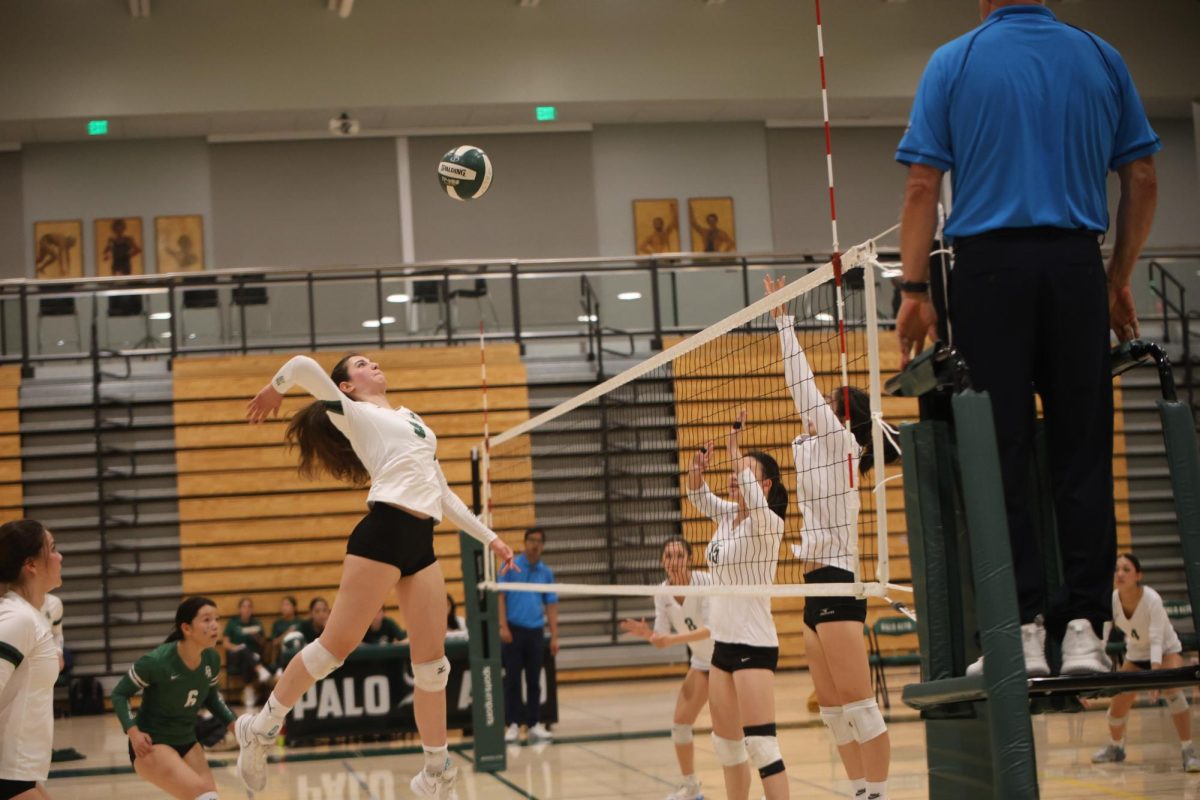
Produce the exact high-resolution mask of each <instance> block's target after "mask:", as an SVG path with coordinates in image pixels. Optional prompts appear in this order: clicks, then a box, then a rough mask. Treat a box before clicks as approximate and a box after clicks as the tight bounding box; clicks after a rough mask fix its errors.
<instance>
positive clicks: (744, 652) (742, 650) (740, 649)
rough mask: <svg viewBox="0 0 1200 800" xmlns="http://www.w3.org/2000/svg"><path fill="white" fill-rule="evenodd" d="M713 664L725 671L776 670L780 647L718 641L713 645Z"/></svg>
mask: <svg viewBox="0 0 1200 800" xmlns="http://www.w3.org/2000/svg"><path fill="white" fill-rule="evenodd" d="M712 665H713V666H714V667H716V668H717V669H719V670H722V671H724V672H737V671H738V670H739V669H769V670H771V672H774V671H775V668H776V667H778V666H779V648H778V647H755V646H754V645H752V644H730V643H728V642H717V643H716V644H715V645H713V654H712Z"/></svg>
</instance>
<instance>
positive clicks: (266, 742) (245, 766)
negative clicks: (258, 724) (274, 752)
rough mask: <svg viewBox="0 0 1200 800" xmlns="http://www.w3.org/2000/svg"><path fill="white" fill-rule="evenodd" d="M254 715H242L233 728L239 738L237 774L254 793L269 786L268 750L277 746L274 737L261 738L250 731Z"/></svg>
mask: <svg viewBox="0 0 1200 800" xmlns="http://www.w3.org/2000/svg"><path fill="white" fill-rule="evenodd" d="M254 716H255V715H254V714H242V715H241V716H240V717H238V718H237V722H236V723H235V724H234V726H233V733H234V736H236V737H237V743H238V747H239V748H240V752H239V753H238V760H237V774H238V777H239V778H241V779H242V783H244V784H245V785H246V788H247V789H249V790H250V791H252V792H261V791H262V790H263V788H264V787H265V786H266V785H267V748H268V747H270V746H271V745H273V744H275V737H274V736H260V735H259V734H257V733H255V732H254V731H252V730H251V729H250V726H251V725H252V724H253V723H254Z"/></svg>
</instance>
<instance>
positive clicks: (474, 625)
mask: <svg viewBox="0 0 1200 800" xmlns="http://www.w3.org/2000/svg"><path fill="white" fill-rule="evenodd" d="M458 541H459V546H460V547H461V548H462V575H463V594H464V597H465V599H466V606H467V609H466V611H467V637H468V638H467V652H468V654H469V656H470V659H471V717H472V727H473V730H474V735H473V739H474V745H475V766H474V768H475V771H476V772H501V771H503V770H504V769H506V767H507V763H506V759H505V749H504V689H503V686H504V681H503V678H502V673H501V666H500V620H499V617H498V616H497V613H496V612H497V605H498V604H497V602H496V595H495V593H494V592H481V591H479V582H480V581H481V580H483V565H484V561H483V560H484V559H485V558H491V557H492V556H491V553H490V552H489V551H487V550H486V549H485V548H484V546H483V544H482V543H480V542H479V541H478V540H476V539H473V538H471V537H470V536H468V535H467V534H465V533H461V532H460V533H459V534H458Z"/></svg>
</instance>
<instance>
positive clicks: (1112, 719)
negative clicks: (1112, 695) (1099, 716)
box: [1104, 706, 1126, 728]
mask: <svg viewBox="0 0 1200 800" xmlns="http://www.w3.org/2000/svg"><path fill="white" fill-rule="evenodd" d="M1104 716H1105V719H1107V720H1108V724H1109V726H1110V727H1113V728H1120V727H1121V726H1123V725H1124V724H1125V720H1126V717H1118V716H1114V715H1113V712H1112V706H1109V707H1108V711H1107V713H1105V715H1104Z"/></svg>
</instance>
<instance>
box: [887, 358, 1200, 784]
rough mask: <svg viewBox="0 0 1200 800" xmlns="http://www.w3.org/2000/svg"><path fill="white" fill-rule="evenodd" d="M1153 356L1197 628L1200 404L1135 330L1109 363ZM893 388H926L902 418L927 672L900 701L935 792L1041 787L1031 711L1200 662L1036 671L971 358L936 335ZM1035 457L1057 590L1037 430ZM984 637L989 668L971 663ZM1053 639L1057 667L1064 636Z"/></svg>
mask: <svg viewBox="0 0 1200 800" xmlns="http://www.w3.org/2000/svg"><path fill="white" fill-rule="evenodd" d="M1150 361H1154V362H1155V363H1156V364H1157V367H1158V372H1159V376H1160V381H1161V385H1162V394H1163V397H1162V399H1160V400H1159V401H1158V408H1159V413H1160V414H1161V416H1162V423H1163V438H1164V440H1165V443H1166V449H1167V458H1168V462H1169V465H1170V472H1171V481H1172V485H1173V488H1174V494H1175V506H1176V511H1177V516H1178V523H1179V531H1180V537H1181V540H1182V550H1183V555H1184V568H1185V572H1186V577H1187V586H1188V594H1189V597H1190V599H1191V605H1192V614H1193V618H1194V621H1195V622H1196V623H1197V626H1198V627H1197V630H1200V615H1198V614H1197V612H1198V611H1200V449H1198V448H1197V440H1196V431H1195V426H1194V421H1193V417H1192V410H1191V408H1190V407H1189V406H1188V404H1187V403H1181V402H1179V401H1178V399H1177V398H1176V396H1175V384H1174V379H1173V377H1172V374H1171V369H1170V364H1169V362H1168V360H1167V358H1166V356H1165V355H1164V354H1163V353H1162V351H1161V350H1160V349H1159V348H1158V347H1157V346H1156V345H1153V344H1150V343H1147V342H1143V341H1134V342H1128V343H1125V344H1123V345H1121V346H1120V347H1118V348H1116V349H1115V350H1114V351H1113V354H1112V363H1113V374H1114V375H1117V374H1120V373H1121V372H1124V371H1125V370H1127V369H1131V368H1133V367H1136V366H1139V365H1141V364H1144V363H1148V362H1150ZM887 392H888V393H889V394H893V395H898V396H907V397H919V398H921V401H920V407H921V421H920V422H918V423H914V424H909V425H904V426H902V427H901V429H900V440H901V449H902V451H903V456H902V458H903V471H904V498H905V515H906V518H907V523H908V536H909V548H910V554H911V560H912V571H913V584H914V586H913V588H914V593H915V600H916V605H917V619H918V623H917V633H918V638H919V639H920V643H921V683H916V684H911V685H909V686H907V687H905V690H904V702H905V703H907V704H908V705H909V706H911V707H913V708H915V709H918V710H919V711H920V712H921V717H922V719H924V720H925V732H926V753H927V756H926V757H927V760H928V767H929V797H930V798H931V800H959V798H962V797H969V796H972V795H974V796H988V795H991V796H993V797H995V798H998V799H999V798H1003V800H1016V799H1017V798H1021V799H1024V798H1037V797H1038V796H1039V794H1038V783H1037V756H1036V753H1035V750H1034V738H1033V726H1032V722H1031V715H1032V714H1035V713H1048V712H1055V711H1059V712H1062V711H1066V712H1073V711H1081V710H1083V707H1082V705H1081V703H1080V702H1079V698H1080V697H1081V696H1088V697H1096V696H1108V695H1115V694H1118V693H1120V692H1127V691H1139V690H1151V689H1166V688H1169V687H1175V686H1194V685H1196V684H1198V683H1200V668H1197V667H1195V666H1188V667H1183V668H1180V669H1175V670H1156V671H1154V672H1149V671H1146V672H1121V673H1117V672H1110V673H1101V674H1096V675H1084V676H1063V677H1049V678H1029V677H1028V676H1027V675H1026V672H1025V660H1024V656H1023V653H1022V647H1021V632H1020V625H1019V615H1018V606H1017V592H1016V581H1015V578H1014V573H1013V564H1012V554H1011V549H1010V545H1009V536H1008V523H1007V515H1006V513H1005V508H1004V493H1003V487H1002V483H1001V473H1000V459H999V452H998V447H997V443H996V436H995V427H994V425H993V418H992V404H991V400H990V399H989V397H988V395H987V393H985V392H976V391H974V390H972V389H971V388H970V378H969V372H968V369H967V365H966V364H965V363H964V361H963V360H962V358H961V357H960V356H959V355H958V354H957V353H956V352H955V351H954V350H952V349H949V348H946V347H945V346H943V345H941V344H940V343H939V344H937V345H935V346H934V347H933V348H931V349H929V350H927V351H926V352H925V353H923V354H921V356H919V357H918V358H917V359H915V360H914V361H913V363H912V364H911V365H909V367H908V369H906V370H905V371H904V372H902V373H901V374H900V375H897V376H895V377H894V378H892V379H891V380H889V381H888V386H887ZM1035 462H1036V463H1034V464H1031V465H1030V480H1031V481H1032V482H1033V483H1034V485H1035V487H1036V491H1035V492H1034V493H1033V497H1034V500H1035V505H1036V508H1035V509H1034V517H1035V519H1036V520H1037V526H1038V533H1039V536H1040V543H1041V547H1042V553H1043V562H1044V569H1045V574H1046V586H1047V591H1048V593H1049V594H1052V593H1053V592H1054V591H1055V590H1056V589H1057V588H1058V586H1059V584H1060V582H1061V565H1060V561H1059V554H1058V549H1057V537H1056V535H1055V528H1054V525H1055V522H1054V512H1053V496H1052V494H1051V490H1050V482H1049V471H1048V469H1047V466H1046V460H1045V449H1044V437H1043V436H1040V435H1039V442H1038V447H1037V455H1036V456H1035ZM1048 596H1049V595H1048ZM976 632H978V634H979V644H978V645H977V644H976V638H975V634H976ZM981 648H982V653H983V654H984V656H985V657H984V660H983V674H982V675H979V676H974V677H967V676H965V673H966V667H967V665H968V664H969V663H971V661H973V660H974V658H975V657H976V656H977V655H979V653H980V649H981ZM1048 650H1049V651H1048V652H1047V659H1048V661H1049V662H1050V665H1051V670H1052V672H1057V667H1058V662H1059V660H1060V659H1059V653H1058V652H1057V643H1054V644H1052V645H1051V646H1050V648H1049V649H1048Z"/></svg>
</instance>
